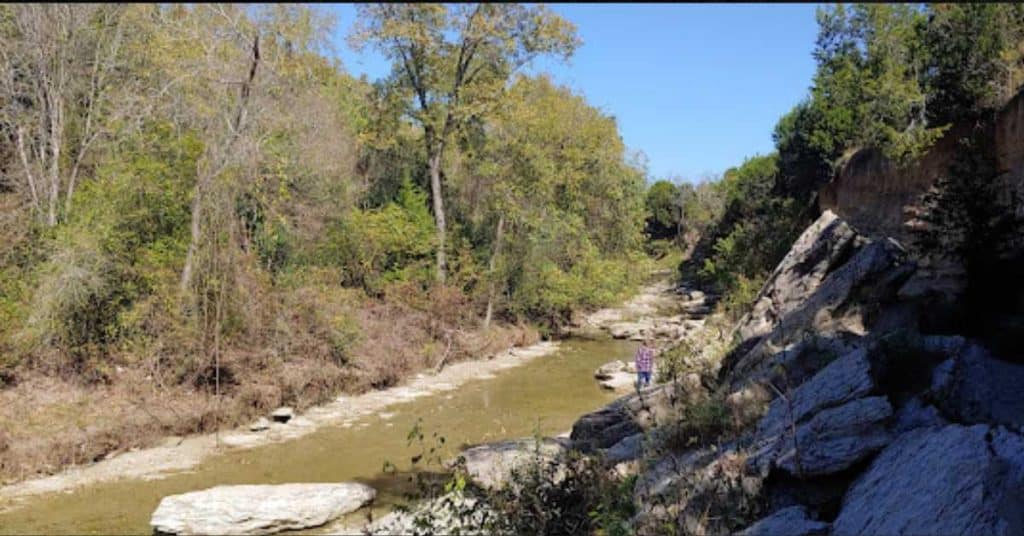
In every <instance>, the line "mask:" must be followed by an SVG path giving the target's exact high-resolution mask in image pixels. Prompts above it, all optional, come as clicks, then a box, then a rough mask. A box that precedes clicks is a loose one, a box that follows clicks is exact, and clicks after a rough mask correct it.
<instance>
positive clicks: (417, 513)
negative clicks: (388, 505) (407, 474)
mask: <svg viewBox="0 0 1024 536" xmlns="http://www.w3.org/2000/svg"><path fill="white" fill-rule="evenodd" d="M496 516H497V514H496V513H495V512H494V511H493V510H491V509H490V508H488V507H487V506H486V505H485V504H484V503H483V502H481V501H477V500H476V499H474V498H473V497H469V496H466V495H463V494H461V493H457V492H452V493H448V494H446V495H443V496H441V497H438V498H436V499H431V500H429V501H425V502H422V503H420V504H418V505H417V506H416V507H415V508H413V509H412V510H411V511H395V512H392V513H390V514H387V515H385V516H384V517H381V518H380V519H378V520H376V521H374V522H373V523H371V524H369V525H367V526H365V527H362V528H355V527H330V529H331V530H330V531H329V533H330V534H359V535H365V534H369V535H378V534H379V535H381V536H385V535H392V534H410V535H416V536H418V535H428V534H463V535H466V536H469V535H475V534H490V533H491V531H490V530H489V529H488V526H487V524H488V522H489V521H493V520H495V519H496Z"/></svg>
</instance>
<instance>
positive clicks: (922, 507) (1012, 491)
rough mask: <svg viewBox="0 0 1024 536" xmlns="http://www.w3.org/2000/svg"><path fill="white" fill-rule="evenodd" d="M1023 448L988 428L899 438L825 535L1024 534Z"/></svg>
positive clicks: (1008, 434)
mask: <svg viewBox="0 0 1024 536" xmlns="http://www.w3.org/2000/svg"><path fill="white" fill-rule="evenodd" d="M1022 462H1024V440H1022V438H1021V437H1020V436H1019V435H1018V434H1016V433H1012V432H1009V431H1006V430H995V429H993V428H991V427H989V426H984V425H976V426H971V427H965V426H960V425H949V426H946V427H943V428H939V429H919V430H915V431H913V432H910V433H908V434H905V435H903V436H902V437H900V438H899V439H898V440H897V441H895V442H893V443H892V444H891V445H890V446H889V447H888V448H886V449H885V450H883V451H882V452H881V454H879V455H878V457H877V458H875V460H874V461H873V462H872V463H871V466H870V467H869V468H868V470H867V471H866V472H865V473H864V474H863V475H861V476H860V477H859V478H858V479H857V480H856V481H855V482H854V484H853V485H852V486H851V487H850V490H849V491H848V492H847V494H846V496H845V497H844V499H843V504H842V509H841V511H840V512H839V516H838V517H837V518H836V520H835V521H834V522H833V524H832V530H833V534H836V535H846V534H968V535H970V534H978V535H983V534H984V535H988V534H992V535H1000V534H1021V533H1024V519H1022V516H1024V494H1022V493H1021V490H1022V486H1024V480H1022V478H1024V463H1022Z"/></svg>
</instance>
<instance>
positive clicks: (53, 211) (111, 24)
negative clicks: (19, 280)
mask: <svg viewBox="0 0 1024 536" xmlns="http://www.w3.org/2000/svg"><path fill="white" fill-rule="evenodd" d="M122 12H123V8H122V7H121V6H116V5H99V4H12V5H10V6H4V7H3V8H0V127H2V128H3V129H6V130H9V131H10V132H11V134H12V137H13V139H14V145H15V148H16V153H17V155H18V160H19V163H20V167H21V172H22V175H23V180H24V186H25V189H26V190H27V191H28V195H29V203H30V205H31V206H32V208H33V210H34V211H35V213H36V214H37V216H38V217H39V219H40V220H42V221H44V222H45V223H46V225H48V226H50V227H53V226H55V225H56V224H57V222H58V220H59V219H60V217H61V213H62V211H63V213H65V214H66V213H67V212H69V211H70V210H71V200H72V197H73V195H74V192H75V187H76V185H77V182H78V177H79V174H80V171H81V168H82V165H83V162H84V160H85V158H86V156H87V155H88V154H89V152H90V150H91V149H92V148H93V147H94V146H95V142H96V141H97V139H98V138H100V137H101V135H102V134H104V132H105V129H104V125H102V124H101V123H100V121H101V116H102V118H103V119H106V120H108V121H109V120H111V119H113V117H114V116H116V114H114V113H112V112H111V111H110V110H109V109H108V108H109V107H110V106H111V105H112V99H111V89H112V88H113V87H114V86H115V85H116V84H117V83H119V82H124V80H123V79H122V78H121V77H119V76H118V75H119V73H118V68H119V67H120V60H121V56H122V55H121V48H122V39H123V28H122V24H121V15H122ZM121 111H122V112H124V111H125V110H123V109H122V110H121ZM104 112H106V115H103V114H104ZM61 199H63V203H61ZM62 204H63V207H61V205H62Z"/></svg>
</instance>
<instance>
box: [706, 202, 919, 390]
mask: <svg viewBox="0 0 1024 536" xmlns="http://www.w3.org/2000/svg"><path fill="white" fill-rule="evenodd" d="M913 271H914V266H913V264H912V263H909V262H908V261H907V259H906V255H905V252H904V250H903V248H902V247H901V246H900V245H899V244H898V243H897V242H895V241H893V240H889V239H879V240H870V239H867V238H865V237H862V236H860V235H858V234H857V233H856V232H855V231H854V230H853V229H852V228H851V227H850V226H849V225H847V224H846V223H845V222H843V221H842V220H841V219H839V218H837V217H836V216H835V215H834V214H832V213H831V212H828V211H826V212H825V213H824V214H822V215H821V217H820V218H819V219H818V220H817V221H816V222H815V223H814V224H813V225H811V226H810V227H808V228H807V230H806V231H804V233H803V234H802V235H801V236H800V238H799V239H798V240H797V241H796V242H795V243H794V244H793V247H792V249H790V251H789V253H787V254H786V257H785V258H783V260H782V262H780V263H779V265H778V267H776V269H775V271H774V272H773V273H772V275H771V276H770V277H769V279H768V281H767V282H766V283H765V286H764V287H763V288H762V290H761V292H760V293H759V294H758V297H757V299H756V300H755V303H754V306H753V307H752V310H751V312H750V313H748V314H747V315H745V316H744V317H743V319H741V321H740V323H739V324H738V325H737V328H736V336H737V338H738V340H740V341H741V342H740V344H739V345H738V346H737V349H736V350H734V351H733V352H732V353H731V354H730V355H729V356H728V358H727V359H726V360H725V363H723V371H724V372H725V373H726V379H727V381H728V382H729V383H730V384H731V385H732V386H733V387H734V388H739V387H740V386H741V385H743V384H746V383H749V382H751V381H758V380H764V379H774V378H773V376H772V375H773V371H775V370H776V369H778V368H779V367H780V366H782V367H785V368H786V370H787V373H788V374H789V376H788V379H789V380H790V381H791V382H793V383H795V384H798V383H800V382H802V381H803V379H804V377H805V376H809V375H812V374H813V373H814V372H816V369H815V367H816V366H818V365H817V364H815V363H813V362H812V363H809V364H806V365H807V366H799V365H800V364H799V363H797V365H798V366H794V364H793V363H791V362H790V363H787V362H784V361H785V360H786V359H790V360H792V359H793V358H800V357H805V358H806V357H809V358H814V357H815V356H818V355H821V354H822V353H825V352H835V353H839V354H841V353H844V352H845V351H849V349H850V344H849V343H850V342H851V340H856V339H857V338H860V337H864V336H866V335H868V334H869V333H870V332H871V330H872V328H875V327H877V326H878V324H879V323H899V322H912V321H913V315H910V314H901V315H895V314H894V313H893V314H881V312H882V311H883V310H884V309H885V305H886V304H890V303H892V302H893V300H894V299H895V297H896V295H897V292H898V290H899V288H900V286H901V285H902V284H903V282H905V281H906V279H907V278H908V277H909V276H910V275H911V274H912V273H913ZM887 327H892V326H887ZM858 344H859V343H858ZM807 350H810V351H807ZM823 364H824V363H821V364H820V365H823Z"/></svg>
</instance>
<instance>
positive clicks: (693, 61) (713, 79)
mask: <svg viewBox="0 0 1024 536" xmlns="http://www.w3.org/2000/svg"><path fill="white" fill-rule="evenodd" d="M550 7H551V8H552V9H553V10H554V11H556V12H558V13H559V14H561V15H562V16H564V17H565V18H567V19H569V20H570V21H572V22H573V23H574V24H576V26H577V29H578V32H579V35H580V37H581V38H582V39H583V46H582V47H581V48H580V49H579V50H578V51H577V52H576V54H575V55H574V56H573V58H572V60H570V62H569V63H568V64H564V63H561V62H555V61H542V62H538V63H537V64H536V65H535V66H534V67H533V71H535V72H536V71H546V72H550V73H551V74H552V76H553V78H554V79H555V80H557V81H558V82H560V83H562V84H565V85H568V86H570V87H571V88H573V89H574V90H575V91H577V92H578V93H582V94H583V95H585V96H586V98H587V100H588V101H589V102H590V103H591V104H592V105H594V106H597V107H599V108H601V109H602V110H604V111H605V112H606V113H608V114H610V115H613V116H615V118H616V119H617V121H618V124H619V130H620V131H621V133H622V136H623V139H624V140H625V142H626V144H627V145H628V146H629V148H630V149H631V150H640V151H643V152H644V153H645V154H646V155H647V159H648V169H649V171H650V175H651V176H652V178H664V177H669V176H675V177H681V178H683V179H687V180H696V179H699V178H700V177H702V176H705V175H710V174H717V173H721V172H722V171H724V170H725V169H727V168H729V167H730V166H733V165H737V164H739V163H741V162H742V161H743V158H745V157H747V156H752V155H754V154H757V153H765V152H768V151H771V150H772V139H771V134H772V128H773V127H774V126H775V122H776V121H777V120H778V118H779V117H780V116H781V115H782V114H784V113H786V112H787V111H789V109H790V108H792V107H793V105H795V104H796V103H797V102H798V101H799V100H800V99H801V98H803V97H804V96H805V95H806V94H807V91H808V88H809V87H810V82H811V76H812V74H813V72H814V61H813V59H812V57H811V50H812V49H813V46H814V39H815V36H816V34H817V25H816V23H815V19H814V12H815V7H816V6H815V5H814V4H782V5H758V4H738V5H724V4H646V5H635V4H634V5H627V4H550ZM329 9H331V10H332V11H334V13H336V14H337V16H338V27H337V35H336V36H335V39H334V44H335V47H336V50H337V53H338V54H339V55H340V56H341V60H342V62H343V64H344V66H345V68H346V69H347V70H348V71H349V72H351V73H353V74H356V75H359V74H364V73H365V74H366V75H367V76H368V77H369V78H370V79H376V78H378V77H380V76H383V75H385V74H386V73H387V72H388V70H389V69H390V66H389V64H388V63H387V62H386V61H384V60H383V58H381V57H380V56H379V55H377V54H376V53H374V52H372V51H365V52H363V53H361V54H358V53H356V52H355V51H353V50H351V49H350V48H348V46H347V44H346V42H345V37H346V36H347V35H348V31H349V28H350V27H351V25H352V22H353V20H354V17H355V8H354V6H352V5H350V4H342V5H335V6H331V7H330V8H329Z"/></svg>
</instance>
